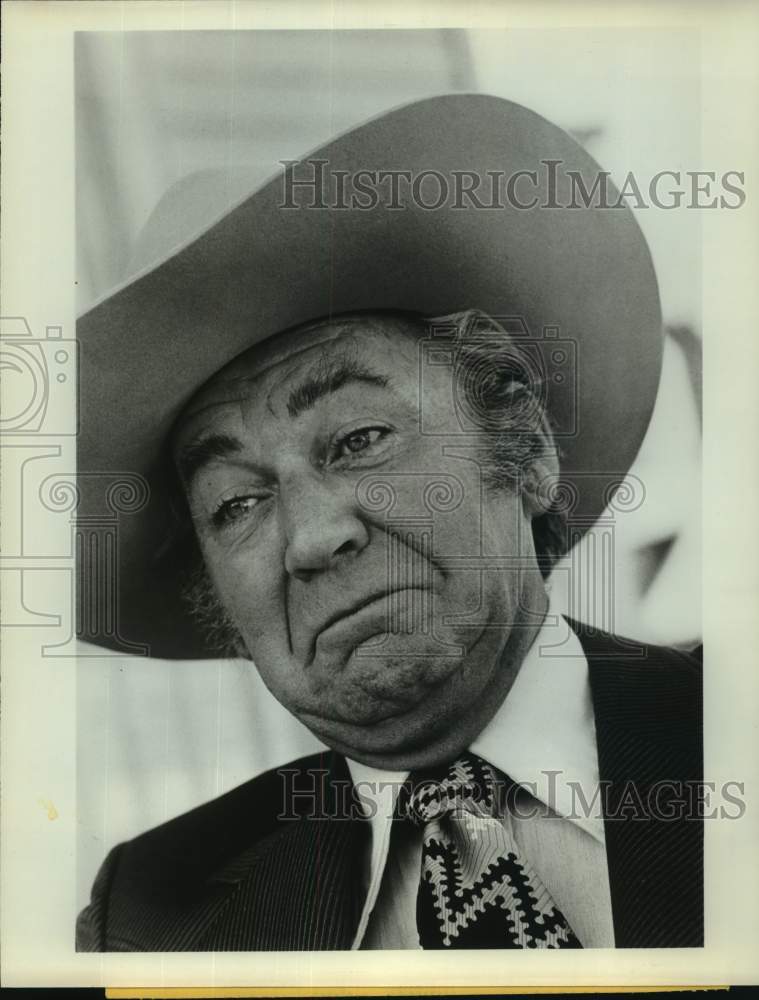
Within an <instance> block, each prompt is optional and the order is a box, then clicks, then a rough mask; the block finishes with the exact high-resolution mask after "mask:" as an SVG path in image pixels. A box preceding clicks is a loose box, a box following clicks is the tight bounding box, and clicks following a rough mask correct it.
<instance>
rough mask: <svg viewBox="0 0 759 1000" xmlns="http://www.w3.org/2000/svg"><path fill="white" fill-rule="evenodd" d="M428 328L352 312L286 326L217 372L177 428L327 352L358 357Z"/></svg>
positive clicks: (411, 320)
mask: <svg viewBox="0 0 759 1000" xmlns="http://www.w3.org/2000/svg"><path fill="white" fill-rule="evenodd" d="M426 331H427V326H426V324H425V322H424V321H423V320H422V318H421V317H417V316H414V315H412V314H406V313H391V312H387V313H382V312H373V313H351V314H347V315H343V316H338V317H330V318H325V319H317V320H312V321H309V322H308V323H305V324H301V325H299V326H297V327H293V328H292V329H290V330H285V331H283V332H282V333H279V334H277V335H276V336H273V337H270V338H268V339H267V340H265V341H263V342H262V343H259V344H256V345H255V346H253V347H251V348H249V349H248V350H247V351H244V352H243V353H242V354H239V355H238V356H237V357H236V358H234V359H233V360H232V361H231V362H230V363H229V364H227V365H225V366H224V367H223V368H221V369H220V370H219V371H218V372H216V374H215V375H213V376H212V377H211V378H210V379H209V380H208V381H207V382H205V383H204V384H203V385H202V386H201V387H200V388H199V389H198V390H197V392H196V393H195V394H194V395H193V396H192V398H191V399H190V401H189V402H188V403H187V405H186V406H185V408H184V410H183V411H182V414H181V416H180V418H179V420H178V421H177V425H176V426H177V427H180V426H181V425H182V424H184V423H186V422H187V421H188V420H190V419H191V418H192V417H195V416H197V415H198V414H200V413H202V412H203V411H205V410H208V409H210V408H212V407H215V406H218V405H222V404H224V403H228V402H232V401H234V400H235V399H237V398H239V399H243V398H247V397H249V396H250V394H251V389H252V387H253V386H254V385H256V386H257V385H261V384H262V383H263V382H265V381H266V382H270V381H273V380H276V381H282V382H285V381H286V380H287V378H288V376H289V375H292V374H295V373H296V372H298V371H299V370H301V369H302V368H303V367H304V366H308V365H309V364H316V365H318V363H319V362H320V360H321V359H323V358H324V356H325V355H329V354H334V353H340V354H345V355H352V356H353V357H360V356H361V355H362V353H364V352H365V351H366V349H367V348H370V347H376V345H377V343H378V342H384V343H387V341H388V340H395V339H398V338H405V339H407V340H408V339H409V338H412V339H417V338H419V337H421V336H423V335H425V333H426ZM267 376H268V377H267Z"/></svg>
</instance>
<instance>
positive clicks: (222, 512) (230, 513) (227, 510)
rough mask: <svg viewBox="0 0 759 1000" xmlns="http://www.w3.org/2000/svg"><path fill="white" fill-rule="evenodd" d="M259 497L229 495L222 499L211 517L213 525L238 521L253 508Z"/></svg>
mask: <svg viewBox="0 0 759 1000" xmlns="http://www.w3.org/2000/svg"><path fill="white" fill-rule="evenodd" d="M260 499H261V498H260V497H254V496H249V495H247V494H246V495H244V496H235V497H230V498H229V499H227V500H222V501H220V503H219V504H218V506H217V507H216V509H215V510H214V512H213V515H212V517H211V521H212V522H213V525H214V527H216V528H223V527H225V526H226V525H228V524H232V522H233V521H239V520H240V519H241V518H243V517H245V516H246V515H247V514H250V512H251V511H252V510H253V508H254V507H255V506H256V505H257V504H258V503H259V502H260Z"/></svg>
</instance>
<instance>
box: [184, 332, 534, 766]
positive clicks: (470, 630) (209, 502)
mask: <svg viewBox="0 0 759 1000" xmlns="http://www.w3.org/2000/svg"><path fill="white" fill-rule="evenodd" d="M422 413H423V417H424V419H423V420H422ZM451 413H452V387H451V372H450V369H448V368H446V367H445V366H440V367H438V368H435V367H431V368H430V369H429V370H428V371H425V373H424V379H420V353H419V342H418V339H417V337H416V336H414V334H413V332H412V328H411V326H410V324H409V323H408V321H405V320H402V319H400V318H398V319H393V318H389V317H366V316H364V317H361V318H353V319H349V320H339V321H335V322H334V323H325V324H322V325H319V326H317V327H313V328H311V329H309V330H308V331H305V330H301V331H296V332H294V333H289V334H286V335H282V336H280V337H278V338H275V340H274V341H273V342H270V343H268V344H265V345H262V346H261V347H260V348H256V349H254V350H252V351H250V352H248V353H247V354H245V355H243V356H241V357H240V358H238V359H236V361H235V362H233V363H232V364H231V365H230V366H228V367H227V368H226V369H224V370H223V371H222V372H220V373H219V374H218V375H217V376H215V378H214V379H213V380H212V381H211V382H209V383H208V384H207V385H206V386H205V387H204V388H203V389H202V390H201V391H200V392H199V393H198V394H197V395H196V397H195V398H194V399H193V401H192V402H191V404H190V406H189V407H188V408H187V410H186V412H185V415H184V417H183V420H182V422H181V424H180V426H179V429H178V432H177V434H176V437H175V456H176V460H177V463H178V467H179V469H180V472H181V474H182V477H183V480H184V482H185V485H186V490H187V496H188V500H189V505H190V509H191V512H192V516H193V520H194V523H195V526H196V531H197V535H198V538H199V542H200V546H201V550H202V554H203V557H204V560H205V563H206V566H207V569H208V572H209V574H210V577H211V579H212V581H213V583H214V586H215V589H216V591H217V593H218V596H219V598H220V600H221V603H222V604H223V605H224V607H225V609H226V611H227V613H228V616H229V618H230V619H231V621H232V622H233V623H234V625H235V626H236V628H237V629H238V631H239V633H240V635H241V636H242V638H243V640H244V642H245V644H246V646H247V649H248V651H249V653H250V655H251V657H252V659H253V661H254V663H255V664H256V667H257V668H258V670H259V671H260V673H261V675H262V677H263V679H264V681H265V683H266V684H267V686H268V687H269V689H270V690H271V691H272V693H273V694H274V695H275V696H276V697H277V698H278V700H279V701H280V702H282V704H283V705H285V706H286V707H287V708H288V709H289V710H290V711H291V712H292V713H293V714H294V715H296V716H297V717H298V718H299V719H301V720H302V721H303V722H304V723H305V725H307V726H308V727H309V728H310V729H311V730H312V731H313V732H314V733H315V734H316V735H317V736H318V737H319V738H320V739H321V740H323V741H324V742H325V743H327V744H328V745H330V746H333V747H335V748H336V749H338V750H340V751H342V752H343V753H345V754H347V755H348V756H350V757H353V758H355V759H358V760H362V761H364V762H365V763H368V764H373V765H375V766H384V767H390V768H396V767H397V768H405V767H408V768H410V767H416V766H422V765H427V764H430V763H435V762H437V760H438V759H440V760H442V759H444V758H445V757H448V756H450V755H451V754H454V753H457V752H458V751H459V750H461V749H463V748H464V747H465V746H466V745H468V743H469V742H470V741H471V740H472V739H473V738H474V736H475V735H476V733H477V732H478V731H479V730H480V729H481V728H482V726H483V725H484V724H485V723H486V722H487V721H488V719H489V718H490V717H491V716H492V714H493V713H494V712H495V710H496V709H497V707H498V705H499V704H500V702H501V701H502V699H503V697H504V696H505V693H506V691H507V690H508V688H509V686H510V685H511V682H512V681H513V677H514V675H515V672H516V670H517V669H518V665H519V663H520V662H521V658H522V656H523V654H524V651H525V649H526V648H527V646H528V645H529V643H530V641H531V640H532V637H533V635H534V632H535V629H536V626H537V623H538V622H539V621H540V617H541V614H542V611H543V609H544V602H545V595H544V591H543V587H542V582H541V580H540V574H539V572H538V570H537V566H536V563H535V556H534V551H533V549H532V535H531V531H530V523H529V518H528V516H527V514H526V513H525V511H524V509H523V505H522V501H521V499H520V497H519V496H518V495H517V494H516V493H513V492H510V491H499V492H498V493H489V492H488V491H487V490H485V489H484V488H483V487H482V485H481V482H480V480H481V468H480V465H481V462H482V458H483V456H482V451H481V450H480V451H479V452H478V450H477V448H476V447H472V444H473V442H472V439H471V437H470V438H468V439H466V441H465V440H464V439H463V438H462V437H461V436H460V434H459V435H457V434H455V433H451ZM436 428H440V429H441V431H442V430H445V431H446V433H436ZM475 444H476V442H475ZM467 445H468V446H469V447H468V448H467ZM475 455H477V456H478V458H479V462H478V461H476V460H473V459H474V457H475Z"/></svg>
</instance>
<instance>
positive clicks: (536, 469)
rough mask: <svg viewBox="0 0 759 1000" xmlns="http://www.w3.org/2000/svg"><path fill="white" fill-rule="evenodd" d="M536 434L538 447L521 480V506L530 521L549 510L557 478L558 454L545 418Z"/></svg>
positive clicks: (553, 498) (553, 497)
mask: <svg viewBox="0 0 759 1000" xmlns="http://www.w3.org/2000/svg"><path fill="white" fill-rule="evenodd" d="M537 434H538V437H539V441H540V443H539V447H538V449H537V452H536V454H535V456H534V457H533V458H532V459H531V461H530V464H529V466H528V467H527V469H526V470H525V473H524V477H523V480H522V504H523V506H524V512H525V514H526V515H527V517H529V518H530V519H531V520H532V518H534V517H540V515H541V514H546V513H547V512H548V511H549V510H550V509H551V506H552V505H553V502H554V500H555V492H554V491H555V487H556V481H557V479H558V476H559V453H558V451H557V449H556V444H555V443H554V440H553V434H552V433H551V428H550V425H549V423H548V420H547V419H546V417H545V416H544V417H543V418H542V421H541V426H540V429H539V431H538V432H537Z"/></svg>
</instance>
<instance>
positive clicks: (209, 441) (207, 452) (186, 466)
mask: <svg viewBox="0 0 759 1000" xmlns="http://www.w3.org/2000/svg"><path fill="white" fill-rule="evenodd" d="M241 451H242V443H241V442H240V441H238V440H237V438H233V437H231V436H230V435H229V434H209V435H208V437H204V438H202V439H201V440H200V441H195V442H193V443H192V444H189V445H187V447H186V448H183V449H182V451H181V452H180V453H179V456H178V457H177V468H178V470H179V474H180V476H181V477H182V480H183V481H184V482H185V484H187V485H189V484H190V483H191V482H192V480H193V479H194V478H195V476H196V475H197V474H198V472H200V470H201V469H202V468H203V467H204V466H206V465H208V464H209V463H210V462H213V461H214V460H215V459H219V458H228V457H229V455H234V454H236V453H238V452H241Z"/></svg>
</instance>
